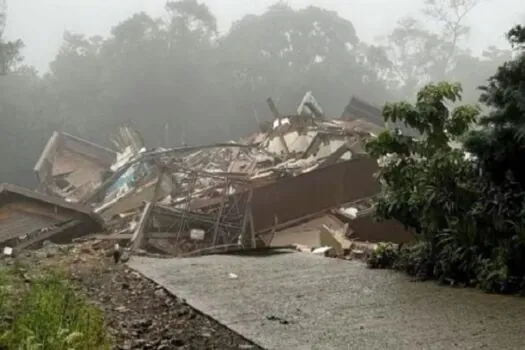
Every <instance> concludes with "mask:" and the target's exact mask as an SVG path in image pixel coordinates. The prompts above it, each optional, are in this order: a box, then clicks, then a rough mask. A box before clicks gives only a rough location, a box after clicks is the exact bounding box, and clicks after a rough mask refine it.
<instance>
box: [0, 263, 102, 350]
mask: <svg viewBox="0 0 525 350" xmlns="http://www.w3.org/2000/svg"><path fill="white" fill-rule="evenodd" d="M27 271H28V270H27V269H25V268H23V267H22V266H20V265H16V266H13V267H9V268H3V269H0V350H11V349H12V350H36V349H38V350H94V349H97V350H98V349H100V350H105V349H108V350H109V349H111V348H112V343H111V340H110V337H109V336H108V334H107V332H106V329H105V326H104V319H103V317H102V314H101V312H100V311H99V310H98V309H97V308H96V307H95V306H93V305H91V304H89V303H88V302H87V300H85V298H83V297H81V296H79V294H78V293H76V292H75V289H74V288H73V285H72V284H71V283H70V282H69V281H68V279H67V278H66V277H65V276H66V275H65V274H63V273H60V272H57V271H51V270H48V271H41V272H40V273H38V275H37V276H34V277H33V276H31V277H29V274H28V272H27Z"/></svg>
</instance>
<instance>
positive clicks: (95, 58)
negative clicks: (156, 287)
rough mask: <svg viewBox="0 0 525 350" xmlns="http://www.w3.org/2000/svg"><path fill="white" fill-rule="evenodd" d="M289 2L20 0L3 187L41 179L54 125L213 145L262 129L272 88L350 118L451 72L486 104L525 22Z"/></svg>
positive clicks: (505, 11)
mask: <svg viewBox="0 0 525 350" xmlns="http://www.w3.org/2000/svg"><path fill="white" fill-rule="evenodd" d="M275 3H276V2H275V1H267V0H258V1H254V0H252V1H247V0H244V1H240V0H208V1H196V0H183V1H169V2H168V5H167V6H166V1H165V0H163V1H160V0H141V1H140V0H111V1H107V0H106V1H102V0H48V1H40V0H11V1H10V0H7V10H6V11H5V15H6V26H5V30H4V32H3V35H2V46H3V47H9V48H10V49H9V50H3V51H2V52H3V55H4V56H5V57H3V59H4V60H5V61H6V62H7V75H6V76H2V77H0V89H1V91H0V113H1V115H2V121H3V125H2V126H3V127H2V130H1V131H0V132H1V133H2V135H1V136H2V137H0V161H2V167H1V168H0V182H13V183H18V184H23V185H28V186H32V184H33V175H32V173H31V169H32V167H33V165H34V163H35V161H36V159H37V157H38V155H39V153H40V152H41V150H42V148H43V147H44V145H45V142H46V140H47V138H48V137H49V136H50V135H51V133H52V132H53V131H54V130H60V131H66V132H69V133H72V134H75V135H77V136H80V137H83V138H86V139H89V140H91V141H94V142H99V143H107V136H108V133H109V132H110V131H111V130H113V129H114V128H115V127H116V126H117V125H119V124H120V123H123V122H131V123H132V124H133V125H134V126H135V127H136V128H137V129H138V130H139V131H140V132H141V133H142V134H143V136H144V138H145V139H146V142H147V144H148V145H149V146H150V147H156V146H171V145H179V144H181V143H187V144H200V143H209V142H215V141H224V140H228V139H237V138H239V137H241V136H243V135H246V134H248V133H251V132H254V131H257V130H258V127H259V125H258V124H260V123H261V122H264V121H267V120H269V119H270V118H271V113H270V111H269V109H268V107H267V106H266V104H265V100H266V98H267V97H269V96H271V97H272V98H273V99H274V100H275V101H276V104H277V107H278V108H279V110H280V111H281V112H282V113H284V114H287V113H293V112H294V108H295V106H296V105H297V103H298V102H299V101H300V99H301V97H302V95H303V94H304V93H305V92H306V91H308V90H311V91H312V92H313V93H314V95H315V96H316V98H317V99H318V100H319V102H320V103H321V105H322V106H323V108H324V110H325V112H326V114H327V115H328V116H330V117H338V116H339V115H340V114H341V112H342V111H343V109H344V107H345V105H346V103H347V102H348V100H349V99H350V97H351V96H352V95H355V96H359V97H361V98H363V99H365V100H368V101H370V102H372V103H375V104H379V105H381V104H383V103H384V102H386V101H393V100H400V99H411V98H413V97H414V96H415V94H416V92H417V91H418V90H419V89H420V88H421V87H422V86H424V85H425V84H427V83H429V82H432V81H438V80H449V81H459V82H461V83H462V84H463V87H464V90H465V91H464V101H465V102H468V103H476V102H477V99H478V95H479V91H478V90H477V87H478V86H479V85H482V84H484V83H485V82H486V79H487V78H488V77H489V76H491V75H492V74H493V73H494V72H495V71H496V68H497V67H498V66H499V65H501V64H502V63H503V62H505V61H506V60H508V59H510V58H511V56H512V52H511V50H510V47H509V45H508V44H507V42H506V40H505V33H506V31H508V30H509V29H510V28H511V27H512V26H513V25H515V24H517V23H519V22H520V21H521V22H525V9H524V8H523V6H521V5H522V0H500V1H495V0H458V1H453V2H450V1H448V0H433V1H432V0H430V1H426V0H398V1H390V0H375V1H374V0H369V1H365V0H354V1H343V0H325V1H312V0H310V1H307V0H295V1H288V2H286V3H280V4H278V5H276V6H273V7H272V9H271V10H270V6H272V5H274V4H275ZM327 10H328V11H327ZM19 39H20V40H21V42H23V44H24V46H23V47H22V46H21V45H19V44H20V43H21V42H18V41H17V40H19ZM8 42H12V43H13V45H11V46H9V45H8V44H7V43H8ZM14 49H18V50H14Z"/></svg>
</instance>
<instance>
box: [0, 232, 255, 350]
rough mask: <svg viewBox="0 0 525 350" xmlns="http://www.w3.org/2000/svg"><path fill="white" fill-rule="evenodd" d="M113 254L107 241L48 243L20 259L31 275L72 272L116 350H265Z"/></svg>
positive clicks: (10, 260) (9, 260)
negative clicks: (53, 270)
mask: <svg viewBox="0 0 525 350" xmlns="http://www.w3.org/2000/svg"><path fill="white" fill-rule="evenodd" d="M111 252H112V251H111V246H108V245H107V244H104V242H85V243H82V244H76V245H68V246H57V245H53V244H46V245H45V246H44V248H42V249H40V250H38V251H34V252H27V253H24V254H23V255H22V256H19V257H17V258H16V260H17V261H18V263H20V262H21V263H22V264H24V265H26V266H30V269H31V271H32V272H30V274H31V273H37V271H38V270H39V269H44V268H50V267H51V268H57V269H61V270H64V271H67V274H68V275H69V276H70V278H71V279H72V280H73V281H74V285H75V286H76V289H77V290H78V293H80V294H82V295H85V296H86V297H87V298H88V299H89V300H90V301H91V302H93V303H94V304H95V305H97V306H98V307H99V308H100V309H101V310H102V311H103V314H104V317H105V321H106V324H107V328H108V331H109V333H110V334H111V335H112V336H113V337H114V339H115V344H116V345H115V349H122V350H124V349H125V350H132V349H152V350H161V349H195V350H202V349H221V350H227V349H261V348H260V347H258V346H256V345H254V344H252V343H251V342H250V341H248V340H246V339H244V338H243V337H241V336H240V335H238V334H236V333H234V332H232V331H231V330H229V329H228V328H226V327H225V326H223V325H221V324H219V323H217V322H216V321H214V320H213V319H211V318H209V317H207V316H205V315H202V314H200V313H199V312H197V311H195V310H194V309H192V308H191V307H190V306H188V305H187V304H186V303H185V301H184V300H181V299H178V298H176V297H173V296H171V295H170V294H168V293H167V292H166V291H165V290H164V289H163V288H161V287H158V286H157V285H156V284H155V283H153V282H151V281H150V280H148V279H146V278H144V277H143V276H141V275H140V274H139V273H137V272H135V271H133V270H131V269H129V268H128V267H127V266H126V265H125V264H123V263H119V264H115V263H114V262H113V259H112V257H111ZM16 263H17V262H15V259H13V258H4V259H3V260H2V261H1V264H7V265H12V264H16Z"/></svg>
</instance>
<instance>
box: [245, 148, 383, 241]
mask: <svg viewBox="0 0 525 350" xmlns="http://www.w3.org/2000/svg"><path fill="white" fill-rule="evenodd" d="M377 169H378V167H377V162H376V160H375V159H371V158H360V159H354V160H349V161H346V162H341V163H337V164H334V165H331V166H328V167H325V168H321V169H317V170H314V171H311V172H308V173H306V174H302V175H299V176H295V177H291V178H287V179H283V180H280V181H277V182H275V183H273V184H270V185H267V186H263V187H259V188H255V189H254V190H253V199H252V211H253V218H254V225H255V230H256V231H257V232H261V231H265V230H268V229H270V228H271V227H272V226H273V224H274V216H277V218H278V221H279V223H284V222H287V221H290V220H293V219H297V218H300V217H302V216H305V215H308V214H312V213H317V212H320V211H322V210H326V209H331V208H334V207H337V206H339V205H341V204H343V203H347V202H351V201H354V200H357V199H360V198H365V197H369V196H372V195H375V194H377V193H378V192H379V191H380V186H379V183H378V182H377V180H375V179H374V177H373V174H374V172H376V171H377Z"/></svg>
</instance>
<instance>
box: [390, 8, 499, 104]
mask: <svg viewBox="0 0 525 350" xmlns="http://www.w3.org/2000/svg"><path fill="white" fill-rule="evenodd" d="M481 1H482V0H454V1H448V0H425V7H424V8H423V9H422V12H423V14H424V15H425V16H426V18H427V19H428V20H430V21H433V22H436V23H437V24H438V26H439V27H440V28H441V30H440V31H438V32H433V31H431V30H429V29H427V28H426V27H425V26H424V25H423V23H422V22H421V21H418V20H415V19H414V18H411V17H406V18H403V19H401V20H400V21H399V22H398V25H397V27H396V28H394V30H393V31H392V33H390V34H389V35H388V36H387V37H386V38H384V39H385V40H384V41H385V44H384V45H383V48H384V49H385V50H386V52H387V54H388V57H389V58H390V60H391V66H390V68H389V69H388V71H389V74H388V78H389V80H390V83H391V86H392V87H394V88H399V89H401V94H402V96H404V97H412V96H413V94H414V93H415V92H416V91H417V90H418V89H419V88H421V87H422V86H423V85H425V84H427V83H429V82H430V81H439V80H447V79H451V78H453V75H454V74H455V73H457V72H458V70H459V69H457V67H458V64H460V63H464V62H465V60H466V59H467V60H470V63H472V62H474V61H476V58H474V57H472V56H471V53H470V52H469V51H468V50H466V49H464V48H463V47H462V45H461V44H462V42H463V41H464V40H465V39H466V38H467V37H468V34H469V30H470V28H468V27H467V26H465V25H464V20H465V19H466V18H467V16H468V15H469V14H470V12H471V11H472V9H473V8H474V7H475V6H477V5H478V4H479V3H480V2H481ZM476 62H477V61H476ZM494 67H496V66H494ZM487 77H488V75H487V76H486V77H483V78H484V79H485V78H487ZM465 85H467V86H468V85H469V84H465Z"/></svg>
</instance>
